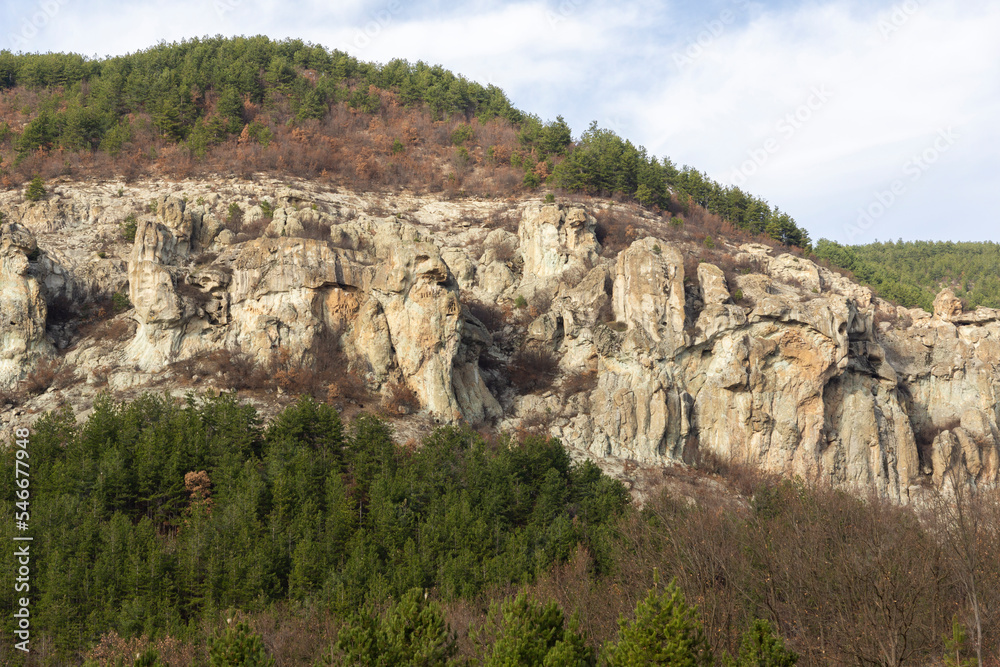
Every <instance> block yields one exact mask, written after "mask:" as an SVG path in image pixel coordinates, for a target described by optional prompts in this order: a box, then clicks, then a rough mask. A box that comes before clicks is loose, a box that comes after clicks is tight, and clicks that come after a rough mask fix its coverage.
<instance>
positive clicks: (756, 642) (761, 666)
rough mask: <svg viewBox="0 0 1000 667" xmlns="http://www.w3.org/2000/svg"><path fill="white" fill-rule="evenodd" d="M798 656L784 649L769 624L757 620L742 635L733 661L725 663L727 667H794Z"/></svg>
mask: <svg viewBox="0 0 1000 667" xmlns="http://www.w3.org/2000/svg"><path fill="white" fill-rule="evenodd" d="M798 660H799V656H798V655H797V654H796V653H794V652H792V651H789V650H788V649H786V648H785V642H784V641H782V639H781V637H776V636H775V635H774V631H773V629H772V628H771V624H770V623H768V622H767V621H765V620H763V619H757V620H756V621H754V623H753V625H751V626H750V628H749V629H748V630H747V631H746V632H744V633H743V638H742V640H741V641H740V652H739V655H738V656H737V657H736V659H735V660H733V659H731V658H730V659H729V660H728V661H727V665H728V667H794V665H795V664H796V663H797V662H798Z"/></svg>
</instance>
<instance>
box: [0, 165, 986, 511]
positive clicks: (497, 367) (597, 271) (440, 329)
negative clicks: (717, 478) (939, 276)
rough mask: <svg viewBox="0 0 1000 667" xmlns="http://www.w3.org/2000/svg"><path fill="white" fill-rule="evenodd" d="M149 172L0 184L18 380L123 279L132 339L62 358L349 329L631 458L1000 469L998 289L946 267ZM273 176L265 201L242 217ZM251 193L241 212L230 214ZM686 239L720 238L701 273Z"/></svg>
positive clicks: (462, 410)
mask: <svg viewBox="0 0 1000 667" xmlns="http://www.w3.org/2000/svg"><path fill="white" fill-rule="evenodd" d="M142 187H143V188H145V189H141V188H140V189H137V190H136V191H135V192H133V193H131V194H130V196H131V198H132V201H130V200H129V197H127V196H123V194H122V192H123V189H122V188H119V186H118V185H117V184H115V185H99V186H98V185H95V186H93V188H92V190H91V191H90V194H81V193H80V192H79V191H77V190H74V188H73V187H70V186H62V185H60V186H59V187H58V188H53V195H52V197H51V198H50V199H49V200H48V201H45V202H37V203H33V204H25V203H21V202H19V201H16V200H14V198H12V197H8V196H7V195H5V194H4V193H0V205H3V207H4V208H3V211H4V216H5V217H4V220H6V221H8V224H6V225H4V227H3V230H2V235H0V287H2V291H0V313H2V315H3V320H0V385H4V386H10V385H11V384H12V383H13V382H15V381H16V380H18V379H19V378H22V377H24V375H25V374H26V373H27V372H29V371H30V369H31V368H32V366H33V364H35V363H36V362H37V360H38V359H40V358H43V357H45V356H47V355H51V354H53V347H52V344H51V342H50V338H49V337H50V336H55V334H53V333H52V331H53V330H54V329H53V328H52V327H50V329H49V333H48V334H47V333H46V308H47V306H46V300H48V301H49V303H52V304H53V305H54V304H55V302H54V300H55V299H59V300H60V304H64V303H65V302H66V301H69V302H83V301H86V300H88V299H93V298H95V297H96V296H98V295H100V296H102V297H106V296H107V295H108V294H109V293H111V292H116V291H121V290H123V289H124V288H125V285H126V283H127V289H128V295H129V298H130V300H131V302H132V304H133V306H134V309H133V310H130V311H128V314H127V315H123V316H119V317H120V318H124V317H131V318H132V319H134V320H135V323H136V325H135V331H134V335H131V338H130V340H128V342H127V343H125V342H124V341H123V342H120V343H114V344H113V345H110V348H109V347H108V346H102V345H103V344H102V345H98V343H97V342H94V341H91V343H90V345H91V346H90V347H89V348H88V347H87V346H86V345H83V346H78V347H76V348H74V349H73V351H71V352H68V353H67V357H66V359H67V361H69V362H71V364H78V365H79V366H80V368H78V370H79V371H80V372H81V377H84V376H86V377H87V378H88V380H87V381H88V382H93V383H94V384H96V383H97V380H96V379H94V378H97V376H98V375H101V374H100V373H98V372H97V371H98V370H99V369H101V368H103V367H105V366H108V367H110V368H111V370H110V371H109V372H110V374H111V377H110V378H107V382H108V384H109V385H110V386H111V387H112V388H113V389H129V388H137V389H138V388H141V387H142V386H143V378H147V379H155V378H157V377H159V376H158V374H160V373H163V371H164V369H165V368H166V367H168V366H169V364H171V363H172V362H176V361H182V360H185V359H189V358H191V357H193V356H195V355H199V354H201V353H209V352H213V351H216V350H220V349H227V350H230V351H233V352H236V351H239V352H242V353H245V354H246V355H248V356H250V357H252V358H253V359H255V360H256V361H258V362H261V363H268V362H269V361H270V360H272V359H274V358H276V357H277V358H279V359H286V360H288V361H290V362H292V363H302V364H304V365H305V366H307V367H308V366H309V365H310V364H313V363H316V362H317V361H322V359H321V358H320V357H321V356H322V355H324V354H336V355H343V364H344V365H345V366H346V367H347V368H349V369H350V370H351V372H353V373H356V374H357V375H358V376H359V377H361V378H362V379H363V381H364V382H365V383H366V384H367V385H368V387H369V388H370V389H373V390H382V391H384V392H386V394H387V395H389V394H390V393H391V392H392V391H394V390H395V388H398V387H399V386H400V385H403V386H405V387H406V388H408V389H410V390H412V392H413V393H414V394H415V395H416V397H417V400H418V401H419V403H420V405H421V408H422V409H423V410H425V411H426V413H427V415H428V416H433V417H435V418H436V419H438V420H441V421H447V422H455V421H459V420H465V421H468V422H472V423H475V422H479V421H481V420H495V421H496V423H497V425H498V426H499V427H500V428H517V427H518V426H519V425H522V420H524V419H525V418H528V417H539V416H545V419H546V420H547V421H548V422H549V423H550V426H549V430H550V433H551V434H552V435H554V436H557V437H559V438H561V439H562V440H563V442H564V443H565V444H566V445H567V446H568V447H569V448H570V449H571V450H572V451H573V452H574V455H576V456H588V457H591V458H595V459H598V460H603V461H605V462H606V463H607V464H608V465H609V466H611V467H615V466H617V467H618V469H622V468H623V466H624V464H625V463H626V462H629V463H630V465H632V464H634V465H639V466H645V467H656V466H663V465H675V464H679V463H691V462H693V461H696V460H697V459H698V458H699V457H701V456H705V455H707V454H713V455H715V456H717V457H720V458H722V459H729V460H735V461H739V462H744V463H749V464H752V465H756V466H759V467H761V468H764V469H767V470H770V471H772V472H775V473H779V474H782V475H788V476H792V475H795V476H799V477H802V478H804V479H807V480H812V481H817V482H821V483H829V484H832V485H835V486H838V487H842V488H846V489H852V490H856V491H857V492H859V493H868V492H875V493H877V494H879V495H881V496H883V497H886V498H891V499H894V500H896V501H898V502H901V503H906V502H918V501H919V500H920V499H921V498H922V497H923V495H924V494H927V493H931V492H933V491H932V490H933V489H938V490H942V491H944V492H947V491H948V490H949V489H950V488H952V486H953V485H954V484H968V485H975V486H977V487H988V486H994V485H996V484H997V483H998V481H1000V428H998V419H1000V311H997V310H993V309H987V308H980V309H978V310H976V311H975V312H963V311H962V306H961V302H960V301H959V300H958V299H957V298H956V297H955V295H954V293H952V292H951V291H950V290H945V291H943V292H942V293H941V294H940V295H938V298H937V299H936V300H935V302H934V313H933V314H931V313H926V312H924V311H922V310H920V309H905V308H901V307H897V306H894V305H892V304H888V303H886V302H884V301H881V300H880V299H878V298H877V297H876V296H875V295H874V294H873V293H872V291H871V290H870V289H868V288H866V287H863V286H860V285H857V284H856V283H853V282H851V281H850V280H848V279H847V278H845V277H844V276H841V275H839V274H837V273H835V272H833V271H830V270H828V269H826V268H822V267H818V266H817V265H816V264H814V263H813V262H811V261H810V260H808V259H805V258H803V257H798V256H795V255H792V254H778V253H775V251H774V250H773V249H772V248H770V247H769V246H766V245H762V244H744V245H741V246H739V247H733V246H729V245H728V244H727V243H726V241H725V240H724V239H720V240H719V241H717V248H716V250H715V252H716V253H720V252H721V253H727V254H730V255H733V256H734V259H735V260H736V261H737V262H743V265H742V266H743V269H744V270H743V271H740V272H738V274H736V275H733V274H728V275H729V277H728V279H727V274H726V273H725V272H723V270H722V269H721V268H720V267H718V266H715V265H714V264H713V263H712V261H711V257H712V256H715V255H711V254H705V250H704V248H701V247H697V248H696V247H693V246H690V245H688V246H684V245H678V244H675V243H671V242H668V241H666V240H664V239H663V238H659V237H658V236H657V234H658V231H657V230H658V229H660V227H659V225H661V224H663V221H662V218H659V217H657V216H653V215H652V214H648V215H647V214H645V213H643V214H642V215H646V218H645V223H644V226H643V225H639V224H637V227H641V228H644V229H645V230H646V231H645V232H644V234H646V235H647V236H645V237H643V238H639V239H638V240H635V241H634V242H633V243H631V245H629V246H628V247H626V248H624V249H623V250H621V251H620V252H618V253H617V254H616V255H614V256H602V254H601V253H602V248H601V246H600V244H599V243H598V242H597V238H596V235H595V229H596V220H595V218H594V217H593V216H591V215H590V213H589V212H588V211H587V210H585V209H584V208H583V207H581V206H576V205H556V204H543V203H540V202H538V201H528V202H520V203H511V202H491V201H473V200H469V201H462V202H455V201H445V200H442V199H440V198H435V197H433V196H430V195H426V196H425V195H397V196H383V195H377V196H376V195H362V194H358V193H349V192H340V191H338V192H333V191H324V190H323V188H322V186H319V185H318V184H304V185H303V184H300V185H296V186H292V185H281V186H280V187H276V186H275V185H274V184H273V183H271V184H264V185H262V184H260V183H254V184H248V183H243V182H234V183H231V184H229V186H227V187H226V188H223V189H222V190H220V191H219V192H216V190H217V189H219V188H218V184H217V183H214V182H213V183H212V184H200V185H199V184H197V183H192V182H185V183H184V184H183V185H168V184H166V183H151V184H148V185H145V186H142ZM168 187H175V188H176V189H175V191H174V192H173V194H166V188H168ZM180 187H183V188H185V191H186V192H187V194H185V193H184V192H178V190H179V188H180ZM5 197H7V199H6V200H5V199H4V198H5ZM264 200H267V201H269V202H273V210H274V213H273V219H272V221H271V222H270V224H269V225H268V226H267V227H266V229H265V231H263V232H262V234H263V236H262V237H261V238H248V236H247V230H248V229H253V228H254V226H253V224H252V223H254V222H256V221H259V219H260V218H261V217H262V215H263V212H262V210H261V208H260V205H259V203H260V202H262V201H264ZM311 201H312V202H314V203H311V204H310V202H311ZM4 202H6V203H4ZM233 205H236V206H237V207H239V208H240V210H241V211H243V214H244V220H245V221H246V222H247V223H251V224H249V226H248V225H244V226H243V228H236V227H233V228H232V229H225V228H224V227H225V225H224V224H223V223H222V222H221V221H222V220H228V219H229V215H228V211H229V210H230V209H231V207H232V206H233ZM629 214H630V215H639V213H636V212H635V211H634V210H630V211H629ZM130 215H134V216H135V217H134V218H132V219H134V220H135V222H136V225H137V233H136V236H135V240H134V242H132V243H131V245H130V246H129V245H127V244H126V241H125V240H124V239H123V238H122V237H123V234H122V223H123V222H124V221H126V220H128V217H127V216H130ZM477 219H479V220H490V221H491V222H490V223H488V225H483V226H477V225H475V224H474V223H472V222H470V221H472V220H477ZM10 221H12V222H10ZM513 221H518V227H517V233H513V232H512V231H511V230H513V226H511V223H512V222H513ZM256 228H258V229H263V228H264V226H263V225H258V226H257V227H256ZM327 229H329V237H326V230H327ZM95 230H96V232H95ZM317 230H321V231H322V233H317ZM305 237H310V238H305ZM315 237H323V238H315ZM699 253H701V254H700V255H699ZM694 255H698V256H700V258H701V259H702V260H706V259H707V260H709V261H702V262H701V263H700V264H699V265H698V268H697V271H696V273H695V275H685V269H684V264H685V262H684V258H685V256H694ZM126 258H127V261H126ZM519 297H521V298H523V299H524V300H525V301H524V302H523V303H522V302H520V301H519ZM474 302H475V303H474ZM53 312H56V311H55V310H53ZM474 313H475V315H474ZM477 316H478V317H481V318H482V321H480V319H477ZM118 329H119V330H120V329H121V327H118ZM130 332H131V329H127V330H126V332H125V334H123V335H130ZM60 335H62V334H60ZM69 336H71V334H66V336H65V337H67V340H68V337H69ZM331 340H332V341H333V342H334V345H333V346H331V347H324V345H326V344H327V343H329V341H331ZM64 342H66V341H64V340H63V339H62V338H60V339H59V340H57V343H58V345H59V347H60V348H61V349H68V348H69V345H68V343H67V344H66V345H64ZM84 342H85V343H86V341H84ZM525 349H531V350H532V351H534V352H540V353H541V354H543V355H547V356H549V357H550V358H551V359H550V360H551V364H550V365H551V366H552V368H553V369H554V371H553V372H554V373H555V378H554V383H553V384H552V386H551V387H548V386H546V387H545V388H544V389H538V390H537V391H534V392H530V393H523V392H524V390H523V389H521V388H518V387H516V386H515V385H514V383H512V382H511V381H510V379H511V378H510V375H511V374H510V371H509V369H510V365H511V363H512V362H513V361H514V360H515V356H516V355H517V354H518V353H519V352H520V351H522V350H525ZM339 360H340V357H339V356H338V361H339ZM135 369H138V370H135ZM345 370H346V369H345ZM529 370H530V369H529ZM104 375H107V373H105V374H104ZM167 377H169V376H167ZM100 386H104V385H103V384H101V385H100Z"/></svg>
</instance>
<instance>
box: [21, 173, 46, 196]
mask: <svg viewBox="0 0 1000 667" xmlns="http://www.w3.org/2000/svg"><path fill="white" fill-rule="evenodd" d="M47 196H48V192H46V191H45V181H43V180H42V177H41V176H35V177H34V178H33V179H31V183H29V184H28V189H27V190H25V192H24V198H25V199H27V200H28V201H39V200H42V199H45V198H46V197H47Z"/></svg>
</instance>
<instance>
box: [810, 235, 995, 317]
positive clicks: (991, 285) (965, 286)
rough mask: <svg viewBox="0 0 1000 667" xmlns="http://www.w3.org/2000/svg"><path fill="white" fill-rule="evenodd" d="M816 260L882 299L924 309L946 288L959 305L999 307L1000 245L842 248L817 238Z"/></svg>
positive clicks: (945, 243)
mask: <svg viewBox="0 0 1000 667" xmlns="http://www.w3.org/2000/svg"><path fill="white" fill-rule="evenodd" d="M815 252H816V256H817V257H819V258H820V259H824V260H827V261H829V262H830V263H831V264H834V265H836V266H838V267H842V268H843V269H846V270H848V271H850V272H851V273H852V274H853V276H854V278H855V279H857V280H858V282H860V283H862V284H864V285H868V286H870V287H871V288H872V289H874V290H875V292H876V293H877V294H878V295H879V296H881V297H882V298H884V299H888V300H890V301H893V302H895V303H898V304H900V305H903V306H907V307H909V308H914V307H920V308H923V309H924V310H927V311H930V310H931V309H932V305H933V302H934V297H935V295H936V294H937V293H938V292H940V291H941V290H942V289H944V288H950V289H952V290H953V291H954V292H955V295H956V296H957V297H958V298H960V299H962V301H963V302H964V303H965V306H966V307H967V308H969V309H975V308H978V307H979V306H985V307H987V308H997V307H1000V273H998V268H1000V245H998V244H996V243H989V242H987V243H968V242H966V243H953V242H950V241H934V242H928V241H897V242H895V243H894V242H892V241H888V242H885V243H869V244H867V245H859V246H842V245H840V244H839V243H834V242H831V241H827V240H826V239H820V241H819V242H818V243H817V244H816V248H815Z"/></svg>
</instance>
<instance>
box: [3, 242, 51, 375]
mask: <svg viewBox="0 0 1000 667" xmlns="http://www.w3.org/2000/svg"><path fill="white" fill-rule="evenodd" d="M37 253H38V247H37V245H36V243H35V238H34V236H33V235H32V234H31V232H29V231H28V230H27V229H26V228H25V227H23V226H22V225H19V224H17V223H7V224H5V225H3V227H2V228H0V388H3V387H10V386H12V385H13V384H14V383H16V382H17V381H18V380H20V379H21V378H22V377H24V375H26V374H27V372H28V371H29V370H30V369H31V367H32V366H33V364H34V363H35V361H37V360H38V359H39V358H40V357H43V356H47V355H49V354H51V353H52V344H51V343H50V342H49V340H48V339H47V338H46V337H45V318H46V314H47V310H46V306H45V299H44V298H43V296H42V293H41V289H40V288H39V285H38V281H37V280H36V279H35V278H34V277H33V276H31V275H29V271H28V268H29V257H32V258H34V257H35V256H36V255H37Z"/></svg>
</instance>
